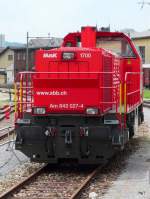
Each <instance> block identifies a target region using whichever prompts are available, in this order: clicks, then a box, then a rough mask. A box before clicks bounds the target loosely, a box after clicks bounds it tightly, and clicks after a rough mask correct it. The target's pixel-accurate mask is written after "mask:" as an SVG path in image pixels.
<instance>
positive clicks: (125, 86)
mask: <svg viewBox="0 0 150 199" xmlns="http://www.w3.org/2000/svg"><path fill="white" fill-rule="evenodd" d="M126 108H127V84H126V82H125V83H124V113H126Z"/></svg>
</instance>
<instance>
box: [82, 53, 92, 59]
mask: <svg viewBox="0 0 150 199" xmlns="http://www.w3.org/2000/svg"><path fill="white" fill-rule="evenodd" d="M80 56H81V58H91V57H92V55H91V53H81V54H80Z"/></svg>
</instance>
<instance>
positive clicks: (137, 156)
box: [100, 108, 150, 199]
mask: <svg viewBox="0 0 150 199" xmlns="http://www.w3.org/2000/svg"><path fill="white" fill-rule="evenodd" d="M144 112H145V123H146V124H147V125H148V126H149V132H144V134H143V135H142V134H141V135H140V136H141V138H140V146H139V149H138V150H137V151H136V152H135V153H133V154H132V155H131V156H130V157H129V159H128V160H127V163H126V167H125V169H124V170H123V171H122V173H121V175H120V176H119V177H118V179H117V180H115V181H114V182H113V185H112V186H111V187H110V188H109V189H108V191H107V193H106V194H105V195H104V196H103V197H100V198H101V199H142V198H143V199H150V110H149V109H147V108H145V109H144ZM147 129H148V128H147Z"/></svg>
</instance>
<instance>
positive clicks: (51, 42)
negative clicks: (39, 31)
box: [29, 37, 63, 48]
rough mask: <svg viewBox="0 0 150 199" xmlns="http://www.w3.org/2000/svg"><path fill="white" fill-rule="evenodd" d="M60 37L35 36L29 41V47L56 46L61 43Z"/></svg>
mask: <svg viewBox="0 0 150 199" xmlns="http://www.w3.org/2000/svg"><path fill="white" fill-rule="evenodd" d="M62 41H63V40H62V38H56V37H51V38H49V39H41V38H35V39H31V40H30V41H29V48H45V47H50V48H56V47H59V46H60V45H61V44H62Z"/></svg>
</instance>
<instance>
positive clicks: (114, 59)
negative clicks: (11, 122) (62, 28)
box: [15, 27, 144, 164]
mask: <svg viewBox="0 0 150 199" xmlns="http://www.w3.org/2000/svg"><path fill="white" fill-rule="evenodd" d="M15 87H16V106H15V109H16V122H15V126H16V128H15V130H16V134H17V137H16V143H15V146H16V149H18V150H20V151H22V152H23V153H24V154H26V155H27V156H28V157H30V159H31V160H32V161H37V162H48V163H61V162H68V161H69V162H70V161H74V162H76V163H77V164H98V163H100V162H103V161H106V160H107V159H109V158H110V157H111V156H112V155H113V154H114V153H115V151H116V149H117V150H118V149H120V150H121V149H123V148H124V146H125V144H126V143H127V142H128V140H129V139H130V138H131V137H132V136H133V135H134V133H135V125H136V123H138V124H140V123H141V122H142V121H143V117H144V116H143V88H142V68H141V58H140V56H139V54H138V52H137V50H136V48H135V47H134V45H133V43H132V41H131V40H130V38H129V37H127V36H126V35H125V34H123V33H120V32H101V31H97V29H96V28H95V27H82V29H81V32H74V33H69V34H68V35H67V36H66V37H65V38H64V41H63V44H62V46H61V47H60V48H58V49H52V50H38V51H37V52H36V59H35V72H29V71H27V72H20V73H19V74H18V76H17V79H16V86H15Z"/></svg>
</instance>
